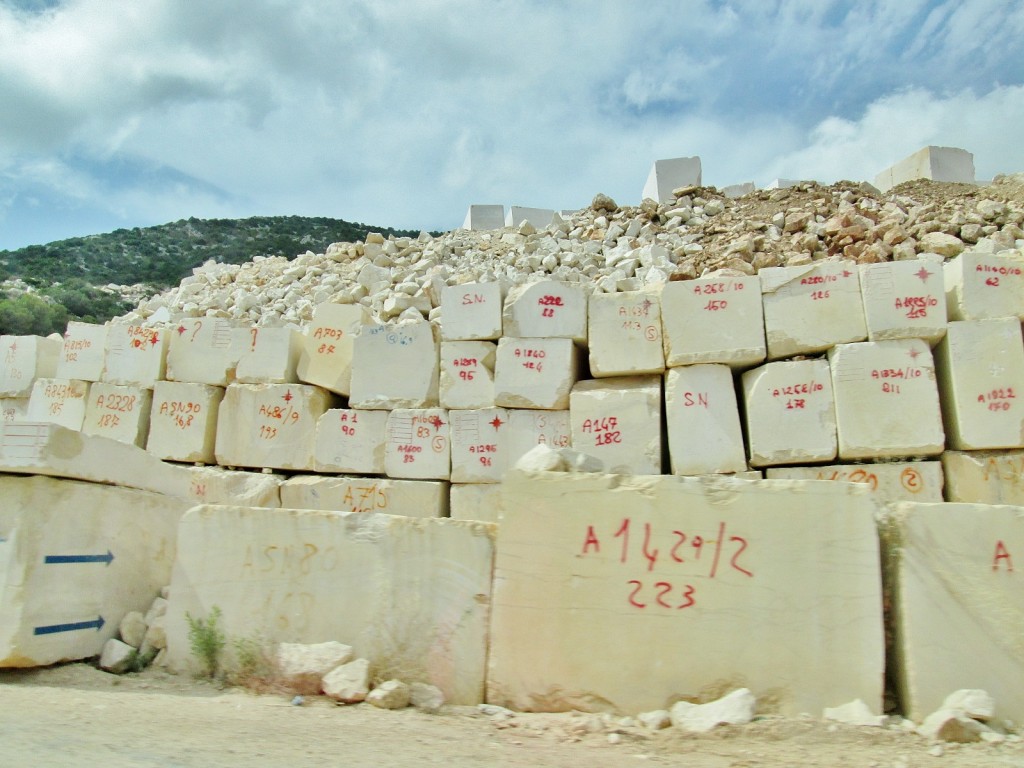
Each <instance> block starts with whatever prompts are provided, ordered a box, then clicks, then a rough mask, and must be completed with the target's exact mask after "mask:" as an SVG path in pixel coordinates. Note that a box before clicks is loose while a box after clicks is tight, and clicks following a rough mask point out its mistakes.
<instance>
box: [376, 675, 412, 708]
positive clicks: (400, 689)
mask: <svg viewBox="0 0 1024 768" xmlns="http://www.w3.org/2000/svg"><path fill="white" fill-rule="evenodd" d="M409 700H410V691H409V686H408V685H406V684H405V683H403V682H402V681H401V680H387V681H385V682H383V683H381V684H380V685H378V686H377V687H376V688H374V689H373V690H372V691H370V693H369V695H368V696H367V697H366V701H367V702H369V703H370V704H373V706H375V707H380V708H381V709H405V708H406V707H408V706H409Z"/></svg>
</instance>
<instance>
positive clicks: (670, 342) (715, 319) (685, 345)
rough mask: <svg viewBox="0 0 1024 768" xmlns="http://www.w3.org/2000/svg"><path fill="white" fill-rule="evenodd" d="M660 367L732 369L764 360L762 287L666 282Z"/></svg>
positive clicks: (740, 281) (752, 282) (742, 282)
mask: <svg viewBox="0 0 1024 768" xmlns="http://www.w3.org/2000/svg"><path fill="white" fill-rule="evenodd" d="M661 322H662V327H663V330H664V335H665V363H666V364H667V365H668V366H669V367H675V366H678V365H693V364H695V363H725V364H727V365H731V366H734V367H737V368H741V367H745V366H749V365H756V364H757V363H760V362H762V361H763V360H764V359H765V355H766V347H765V340H764V306H763V304H762V302H761V282H760V280H759V279H758V278H757V277H756V276H752V277H731V276H724V275H723V276H719V277H706V278H700V279H697V280H685V281H674V282H670V283H666V284H665V287H664V288H663V289H662V291H661Z"/></svg>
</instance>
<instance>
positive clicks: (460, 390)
mask: <svg viewBox="0 0 1024 768" xmlns="http://www.w3.org/2000/svg"><path fill="white" fill-rule="evenodd" d="M497 350H498V346H497V344H495V343H494V342H493V341H442V342H441V377H440V384H439V397H440V401H441V407H442V408H490V407H492V406H493V405H494V363H495V357H496V355H497Z"/></svg>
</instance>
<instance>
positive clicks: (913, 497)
mask: <svg viewBox="0 0 1024 768" xmlns="http://www.w3.org/2000/svg"><path fill="white" fill-rule="evenodd" d="M765 476H766V477H767V478H768V479H769V480H834V481H838V482H844V483H862V484H863V485H865V486H867V488H868V490H870V491H871V493H872V494H873V495H874V496H875V497H876V498H878V500H879V501H880V502H881V503H883V504H888V503H890V502H895V501H926V502H938V501H942V487H943V472H942V465H941V464H940V463H939V462H937V461H907V462H897V463H888V462H887V463H885V464H830V465H827V466H821V467H771V468H769V469H767V470H766V471H765Z"/></svg>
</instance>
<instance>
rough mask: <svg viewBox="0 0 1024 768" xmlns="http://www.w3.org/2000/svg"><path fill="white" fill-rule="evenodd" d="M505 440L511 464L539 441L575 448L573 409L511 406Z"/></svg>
mask: <svg viewBox="0 0 1024 768" xmlns="http://www.w3.org/2000/svg"><path fill="white" fill-rule="evenodd" d="M505 440H506V448H507V457H508V466H510V467H512V466H514V465H515V463H516V462H517V461H519V459H521V458H522V457H523V455H524V454H526V453H528V452H529V451H531V450H532V449H534V448H536V447H537V446H538V445H546V446H548V447H549V448H571V447H572V424H571V421H570V418H569V411H568V409H566V410H562V411H546V410H529V409H509V412H508V433H507V434H506V435H505Z"/></svg>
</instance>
